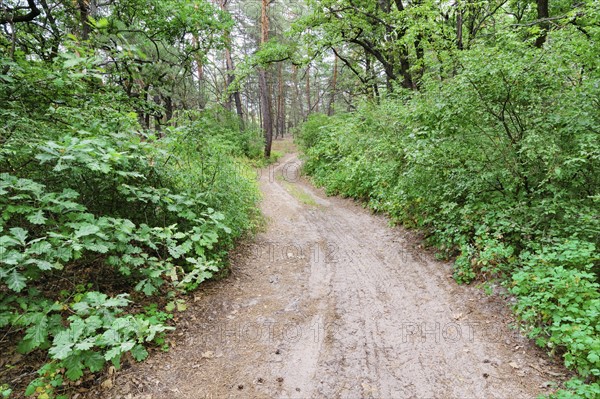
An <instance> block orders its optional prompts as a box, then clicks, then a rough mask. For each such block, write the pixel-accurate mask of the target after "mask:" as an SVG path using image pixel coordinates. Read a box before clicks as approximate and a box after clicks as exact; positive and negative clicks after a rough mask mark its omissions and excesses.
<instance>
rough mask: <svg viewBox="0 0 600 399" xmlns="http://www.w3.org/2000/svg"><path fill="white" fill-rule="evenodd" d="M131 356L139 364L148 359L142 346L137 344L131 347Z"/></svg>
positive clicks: (146, 352)
mask: <svg viewBox="0 0 600 399" xmlns="http://www.w3.org/2000/svg"><path fill="white" fill-rule="evenodd" d="M131 355H132V356H133V358H134V359H135V360H137V361H138V362H141V361H143V360H145V359H146V358H147V357H148V351H147V350H146V348H144V346H143V345H140V344H137V345H136V346H134V347H133V349H131Z"/></svg>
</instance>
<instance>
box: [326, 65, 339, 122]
mask: <svg viewBox="0 0 600 399" xmlns="http://www.w3.org/2000/svg"><path fill="white" fill-rule="evenodd" d="M333 57H334V61H333V78H332V79H331V99H330V100H329V106H328V107H327V115H329V116H331V115H333V110H334V108H335V94H336V90H337V80H338V57H336V56H335V55H334V56H333Z"/></svg>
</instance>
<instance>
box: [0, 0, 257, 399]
mask: <svg viewBox="0 0 600 399" xmlns="http://www.w3.org/2000/svg"><path fill="white" fill-rule="evenodd" d="M42 3H43V7H44V9H45V12H44V13H43V14H42V16H41V17H40V18H42V19H41V20H40V24H39V25H38V24H35V23H32V24H26V23H25V24H23V22H21V23H20V25H19V24H17V23H16V22H12V21H9V22H10V23H7V21H6V18H8V17H6V16H5V13H4V12H5V11H6V9H2V7H4V6H3V5H0V11H2V13H0V18H3V19H4V20H3V23H4V24H5V25H8V27H7V30H6V31H5V33H6V32H9V34H8V35H0V104H2V106H1V107H0V121H1V123H0V255H1V256H0V348H2V355H1V356H0V358H1V362H0V363H1V367H2V368H3V371H4V373H3V375H4V377H3V378H2V379H0V397H9V396H10V397H24V396H25V395H32V396H34V397H38V398H49V397H54V396H56V395H61V394H65V395H68V392H69V386H74V385H75V384H76V385H80V384H82V383H83V384H84V385H85V384H90V383H94V379H93V378H88V377H86V376H90V373H89V372H98V371H101V370H103V369H104V368H105V367H108V365H112V366H114V367H117V368H119V366H120V365H121V364H122V363H124V362H125V363H128V362H131V361H133V360H134V359H135V360H136V361H141V360H143V359H144V358H146V357H147V356H148V347H149V346H154V347H157V348H160V347H163V346H168V345H167V344H166V341H165V333H166V332H167V331H168V330H172V329H173V327H172V323H171V322H170V319H171V318H172V314H171V313H172V312H173V311H175V310H177V309H179V310H183V309H184V308H185V299H184V297H182V295H181V294H182V293H184V292H185V291H188V290H192V289H194V288H196V287H197V286H198V285H199V284H200V283H202V282H203V281H205V280H207V279H210V278H212V277H213V276H216V275H219V274H220V273H224V269H225V268H226V266H227V253H228V251H229V250H230V249H231V248H232V247H233V245H234V244H235V242H236V240H238V239H239V238H240V237H241V236H242V235H244V234H245V233H246V232H249V231H252V230H253V229H254V228H255V227H256V226H257V223H258V222H259V215H258V214H257V210H256V209H257V207H256V206H257V203H258V200H259V195H258V189H257V187H256V181H255V174H253V173H251V171H252V169H251V166H250V163H249V162H250V159H251V158H253V159H257V158H258V157H259V156H260V155H261V153H262V138H261V137H260V132H259V131H258V129H256V128H252V125H249V126H248V129H245V130H241V129H240V121H239V119H238V118H237V116H235V115H233V114H231V113H230V112H228V111H227V110H226V109H225V108H223V107H221V106H218V105H217V104H214V103H213V104H207V105H206V106H204V107H202V109H200V108H198V107H184V106H183V105H182V104H183V103H184V102H186V101H189V102H193V100H194V99H195V98H197V92H194V91H192V93H191V94H188V95H186V94H185V91H186V90H187V91H189V90H192V89H191V88H193V85H194V83H193V81H192V78H191V76H187V77H186V75H184V74H182V72H181V71H182V70H185V69H186V68H190V67H191V61H190V62H188V64H187V66H186V64H185V61H184V60H185V57H186V56H189V54H188V53H190V54H192V55H193V54H195V53H198V54H201V50H202V49H200V48H197V49H194V48H186V47H183V46H179V45H178V44H177V42H176V40H175V39H176V38H177V36H178V35H181V34H185V33H186V32H187V31H190V30H196V29H197V30H199V32H200V34H201V33H206V35H205V36H203V37H205V39H206V38H207V37H208V36H210V34H212V33H211V29H212V30H217V29H220V28H221V26H222V25H223V24H225V25H226V23H227V19H226V18H225V17H223V16H222V15H220V14H219V12H218V10H217V9H215V8H213V7H212V6H210V5H209V4H208V3H198V4H200V5H202V6H203V7H204V9H203V12H201V13H197V15H198V16H199V17H198V18H197V19H193V18H186V19H185V20H182V21H179V22H180V23H181V24H182V25H177V23H176V22H177V21H176V22H174V23H172V24H163V21H162V18H163V17H162V16H161V15H142V14H140V13H141V10H142V8H139V5H136V4H133V3H134V2H121V4H120V5H119V7H116V6H115V7H112V8H110V9H107V10H105V12H106V13H108V12H110V15H109V14H105V15H107V16H108V17H109V18H103V19H102V20H97V21H96V20H93V19H91V18H90V19H88V20H87V21H86V19H85V18H84V20H83V22H84V23H83V25H81V24H80V22H79V21H78V20H76V19H73V16H75V15H77V10H76V9H72V7H74V5H73V4H71V3H69V2H65V3H58V2H57V3H53V4H50V6H48V5H47V4H46V3H45V2H42ZM130 3H131V4H130ZM167 3H169V2H163V1H161V2H156V6H157V7H164V8H162V10H163V11H164V12H168V13H169V14H170V13H173V12H177V11H178V10H179V11H181V12H182V13H183V12H187V13H189V10H185V9H184V8H185V7H191V6H192V5H190V4H188V5H185V4H183V3H179V2H172V4H167ZM34 6H35V3H34ZM167 6H169V7H168V8H166V7H167ZM37 7H40V8H42V6H40V5H38V6H37ZM37 7H36V10H37V11H38V12H40V10H38V9H37ZM135 7H138V8H137V9H136V8H135ZM180 9H184V10H183V11H182V10H180ZM192 9H193V8H192ZM6 12H8V11H6ZM6 15H8V14H6ZM18 15H21V16H25V17H26V16H27V15H24V14H23V13H21V14H18ZM175 15H178V14H175ZM186 15H187V14H186ZM153 18H156V20H154V19H153ZM16 19H17V18H15V20H16ZM125 20H127V27H125V25H124V24H125V22H124V21H125ZM185 24H187V25H185ZM136 25H137V28H136ZM45 29H51V30H52V32H53V34H52V35H51V36H48V35H47V33H45V32H46V31H45ZM144 29H145V31H144ZM169 29H171V30H169ZM132 30H136V31H137V32H138V33H137V35H138V36H137V37H135V36H134V35H135V34H134V33H131V31H132ZM71 32H72V33H71ZM146 36H148V37H152V39H146V38H145V37H146ZM126 43H127V44H128V45H127V46H126V45H125V44H126ZM204 43H206V41H204ZM169 46H171V49H169ZM214 46H218V43H217V44H214ZM146 60H151V62H146ZM161 79H162V80H161ZM145 82H149V83H148V84H146V83H145ZM188 86H189V87H188ZM190 87H191V88H190ZM186 108H187V109H186ZM194 108H195V109H194ZM152 120H154V126H151V123H150V122H151V121H152ZM17 352H18V353H20V354H21V355H17V354H16V353H17ZM13 368H14V369H15V370H16V371H17V372H18V374H21V375H22V376H21V377H20V378H19V377H18V375H15V374H11V373H10V370H11V369H13ZM36 370H37V372H36ZM23 376H25V377H26V378H25V379H23ZM15 377H17V378H15ZM4 378H6V379H4ZM28 384H29V385H28ZM11 391H12V394H11ZM11 395H12V396H11Z"/></svg>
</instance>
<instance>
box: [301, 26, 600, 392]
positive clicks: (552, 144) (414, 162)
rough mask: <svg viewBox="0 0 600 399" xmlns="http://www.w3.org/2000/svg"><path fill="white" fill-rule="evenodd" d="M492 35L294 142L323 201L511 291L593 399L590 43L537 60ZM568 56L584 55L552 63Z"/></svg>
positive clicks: (322, 120)
mask: <svg viewBox="0 0 600 399" xmlns="http://www.w3.org/2000/svg"><path fill="white" fill-rule="evenodd" d="M498 34H499V35H501V36H502V40H498V41H497V42H495V44H490V43H486V44H485V45H484V44H481V45H478V46H475V47H474V48H473V49H472V50H469V51H462V52H460V53H458V54H452V55H450V57H451V59H452V63H453V66H454V68H453V69H454V71H453V72H452V73H448V75H449V76H445V75H442V76H440V70H438V69H436V68H435V67H434V68H431V70H430V71H429V73H428V74H425V75H424V77H423V80H422V90H421V91H419V92H416V93H415V92H413V93H407V92H406V93H401V94H399V95H398V96H397V97H398V98H396V99H385V100H382V101H381V104H379V105H375V104H369V103H367V104H362V105H361V106H359V107H358V109H357V110H356V112H354V113H352V114H345V115H337V116H335V117H332V118H327V117H324V116H321V115H316V116H313V117H312V118H309V120H308V121H307V122H306V123H305V124H304V125H303V127H302V132H301V135H300V143H301V145H302V146H303V149H304V152H305V155H306V163H305V170H306V172H307V173H308V174H310V175H311V176H312V177H313V179H314V181H315V182H316V183H317V184H320V185H323V186H325V188H326V190H327V192H328V193H331V194H342V195H345V196H350V197H352V198H356V199H360V200H362V201H365V202H366V203H367V204H368V206H369V207H370V208H372V209H373V210H376V211H383V212H387V213H388V214H389V215H390V216H391V217H392V219H393V220H394V221H396V222H401V223H403V224H404V225H406V226H408V227H417V228H419V229H422V230H423V231H424V232H425V235H426V239H427V241H428V242H429V243H430V244H432V245H435V246H436V247H437V248H439V250H440V254H441V255H442V256H445V257H454V258H455V272H454V276H455V278H456V279H457V280H458V281H460V282H470V281H472V280H474V279H486V280H491V279H500V281H503V282H505V283H506V284H508V285H510V287H511V291H512V293H513V294H515V295H516V296H517V298H518V304H517V306H516V312H517V314H518V316H519V317H520V318H521V321H522V324H523V327H524V328H525V329H526V330H527V331H528V333H529V335H530V336H531V337H532V338H535V339H536V342H537V343H538V344H539V345H542V346H544V347H546V348H547V349H548V350H549V351H550V352H551V353H552V354H557V355H560V356H562V357H563V359H564V361H565V364H566V365H567V366H568V367H570V368H572V369H575V370H576V371H577V372H578V374H579V375H580V376H581V377H583V378H584V379H586V381H587V383H590V384H591V385H577V391H578V392H580V394H581V396H582V397H593V392H595V390H597V380H598V374H599V372H598V370H599V365H600V364H599V357H600V354H599V353H598V350H599V348H600V346H599V345H600V339H599V337H600V325H599V324H598V320H600V317H599V311H600V308H599V306H600V304H599V294H598V291H599V286H598V279H599V277H598V272H599V271H600V256H599V253H598V248H599V246H600V238H599V237H600V218H598V199H599V197H598V193H599V190H600V179H599V176H600V175H599V174H598V170H600V136H599V132H600V115H599V114H598V112H597V106H598V104H599V101H600V91H599V90H598V87H600V74H599V73H598V68H597V65H596V63H597V59H596V58H594V57H592V56H591V54H592V53H594V50H593V48H594V41H591V40H588V39H589V36H586V35H585V34H582V33H581V32H580V31H578V30H576V29H572V28H565V29H563V30H561V31H558V32H556V33H555V34H554V33H553V34H551V35H550V36H549V39H548V43H547V45H546V48H545V49H544V50H543V52H541V51H540V50H539V49H537V48H532V47H531V46H530V45H529V44H527V43H526V42H523V41H521V40H520V39H519V38H517V37H516V36H511V35H513V34H512V33H510V32H508V31H506V32H499V33H498ZM596 50H597V49H596ZM574 52H577V53H580V54H582V55H583V54H585V56H582V57H577V58H573V57H570V56H567V57H565V56H563V55H564V54H571V53H574ZM596 53H597V51H596ZM444 74H445V73H444ZM574 384H575V383H574ZM572 386H575V385H572Z"/></svg>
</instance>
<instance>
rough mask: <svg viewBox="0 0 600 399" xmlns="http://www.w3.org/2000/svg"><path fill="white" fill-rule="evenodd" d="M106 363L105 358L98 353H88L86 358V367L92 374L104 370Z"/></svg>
mask: <svg viewBox="0 0 600 399" xmlns="http://www.w3.org/2000/svg"><path fill="white" fill-rule="evenodd" d="M105 362H106V361H105V360H104V357H103V356H102V355H101V354H99V353H98V352H91V353H87V354H86V356H85V365H86V366H87V367H88V368H89V369H90V371H91V372H92V373H96V372H98V371H100V370H102V368H103V367H104V364H105Z"/></svg>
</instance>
